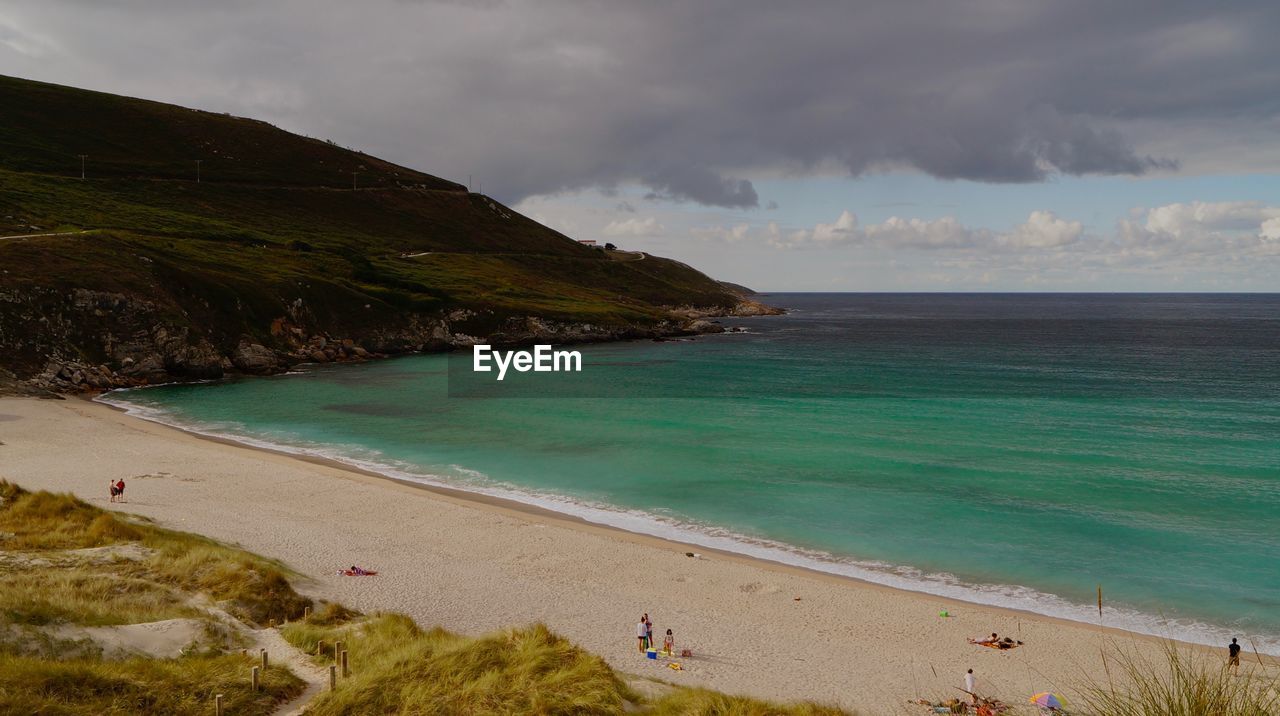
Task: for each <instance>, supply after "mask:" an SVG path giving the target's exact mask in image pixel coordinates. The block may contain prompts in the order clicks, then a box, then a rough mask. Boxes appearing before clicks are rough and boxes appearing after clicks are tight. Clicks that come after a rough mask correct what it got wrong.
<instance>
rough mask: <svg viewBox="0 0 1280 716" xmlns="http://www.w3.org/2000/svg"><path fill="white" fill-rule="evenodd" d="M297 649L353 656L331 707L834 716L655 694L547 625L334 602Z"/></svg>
mask: <svg viewBox="0 0 1280 716" xmlns="http://www.w3.org/2000/svg"><path fill="white" fill-rule="evenodd" d="M281 631H282V633H283V634H284V636H285V638H286V639H287V640H289V642H290V643H292V644H293V645H294V646H297V647H298V648H300V649H302V650H304V651H306V652H308V653H311V654H315V655H316V656H315V660H316V662H317V663H320V664H332V663H334V648H335V644H336V642H339V641H340V642H341V643H342V648H343V649H345V650H346V651H347V653H348V663H349V666H350V668H351V676H350V678H348V679H343V680H340V681H339V686H338V688H337V689H336V690H335V691H332V692H328V693H325V694H323V695H322V696H321V697H320V698H318V699H317V700H316V701H314V702H313V704H312V706H311V707H310V710H309V711H308V713H314V714H317V716H325V715H329V714H358V713H387V714H417V713H441V714H471V713H511V714H515V713H539V714H560V713H573V714H619V713H624V712H638V713H652V714H663V715H674V714H682V715H689V716H721V715H722V716H764V715H765V714H778V715H779V716H793V715H794V716H828V715H830V716H836V715H838V714H846V713H847V712H845V711H842V710H839V709H836V708H832V707H824V706H819V705H816V704H807V703H805V704H786V705H783V704H775V703H769V702H764V701H758V700H755V699H749V698H744V697H739V696H729V695H726V694H721V693H717V692H714V691H708V690H705V689H687V688H683V687H673V690H672V691H671V692H670V693H668V694H666V695H664V696H662V697H660V698H657V699H654V700H652V701H648V700H646V699H645V698H643V697H642V696H640V695H639V694H638V693H636V692H635V691H634V690H633V689H632V688H631V687H630V686H628V685H627V681H626V680H625V679H624V678H622V676H620V675H619V674H618V673H617V672H615V671H613V670H612V669H611V668H610V667H609V666H608V665H607V664H606V663H605V662H604V660H603V659H601V658H600V657H598V656H595V655H593V654H590V653H588V652H586V651H583V650H582V649H581V648H579V647H577V646H575V645H574V644H572V643H571V642H569V641H568V640H566V639H564V638H562V637H560V636H558V635H556V634H554V633H553V632H551V631H550V630H549V629H547V627H546V626H544V625H542V624H535V625H533V626H529V627H524V628H519V629H507V630H504V631H501V632H497V633H493V634H488V635H485V636H482V637H477V638H470V637H464V636H459V635H457V634H452V633H450V632H447V631H445V630H443V629H438V628H437V629H429V630H428V629H422V628H420V627H419V626H418V625H417V624H415V623H414V622H413V620H411V619H409V618H408V617H406V616H403V615H400V614H376V615H373V616H370V617H367V618H362V617H359V616H358V615H355V614H352V613H349V612H343V611H342V610H341V608H339V607H336V606H333V607H328V608H326V609H322V610H320V611H318V612H317V613H316V614H315V615H313V616H312V617H311V618H310V619H308V620H306V621H301V622H291V623H290V624H288V625H286V626H285V627H283V629H282V630H281Z"/></svg>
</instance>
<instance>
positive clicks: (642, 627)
mask: <svg viewBox="0 0 1280 716" xmlns="http://www.w3.org/2000/svg"><path fill="white" fill-rule="evenodd" d="M648 619H649V615H648V614H646V615H644V616H642V617H640V622H639V623H638V624H636V638H637V639H639V640H640V653H641V654H643V653H644V650H645V649H648V648H649V625H648V624H646V622H647V621H648Z"/></svg>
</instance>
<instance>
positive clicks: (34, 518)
mask: <svg viewBox="0 0 1280 716" xmlns="http://www.w3.org/2000/svg"><path fill="white" fill-rule="evenodd" d="M123 543H136V544H138V545H140V546H142V547H144V548H145V549H146V550H148V551H149V554H150V556H149V557H147V558H146V559H144V560H141V561H136V562H132V561H123V562H120V563H117V564H114V565H112V566H111V567H110V569H105V568H101V567H94V566H92V565H86V564H78V563H76V562H74V561H72V562H71V563H70V564H68V563H67V562H66V561H65V559H64V560H61V561H55V563H54V564H53V565H51V566H49V567H47V568H42V569H40V570H32V569H26V568H23V567H21V565H20V563H13V562H10V561H6V562H5V563H3V564H0V574H5V575H6V577H10V576H11V577H12V579H8V578H6V580H5V584H4V585H0V613H4V614H6V615H8V618H9V619H10V621H15V622H25V623H50V622H57V621H63V622H71V623H76V624H87V625H100V624H122V623H136V622H139V621H155V620H159V619H169V618H173V617H175V616H183V615H184V614H183V610H182V609H180V608H179V606H180V603H181V602H183V601H185V600H186V598H188V597H190V596H191V595H192V594H195V593H202V594H206V595H208V597H209V598H210V599H212V600H214V601H217V602H220V603H221V604H222V606H223V607H224V608H225V609H226V610H227V611H228V612H230V613H231V614H233V615H234V616H236V617H237V618H240V619H243V620H246V621H248V622H251V623H259V624H262V623H266V622H267V621H268V620H269V619H276V620H279V621H283V620H285V619H292V618H297V617H300V616H302V612H303V609H304V608H305V607H307V606H310V605H311V600H309V599H307V598H305V597H303V596H301V595H299V594H298V593H297V592H295V591H294V589H293V587H292V586H291V585H290V584H289V580H288V577H287V576H286V570H285V568H284V567H283V566H281V565H280V564H278V563H276V562H273V561H271V560H268V559H265V558H262V557H258V556H257V555H253V554H250V553H248V552H245V551H243V550H239V549H235V548H234V547H228V546H226V545H223V544H219V543H217V542H215V541H213V540H210V539H207V538H205V537H201V536H199V535H193V534H187V533H183V532H175V531H172V530H166V529H162V528H159V527H156V526H154V525H150V524H147V523H145V522H140V521H139V522H133V521H129V520H127V519H126V518H124V517H122V516H120V515H117V514H115V513H111V512H106V511H104V510H102V509H100V508H98V507H94V506H92V505H90V504H88V503H86V502H84V501H83V500H80V499H79V498H76V497H74V496H72V495H67V494H53V493H50V492H44V491H41V492H27V491H25V490H23V489H22V488H20V487H18V486H17V485H14V484H12V483H9V482H6V481H3V480H0V550H3V551H6V552H11V553H12V552H32V553H35V554H36V555H37V556H38V555H39V554H40V553H42V552H50V551H55V550H63V551H65V550H74V549H84V548H91V547H104V546H108V545H113V544H123ZM64 556H65V554H64Z"/></svg>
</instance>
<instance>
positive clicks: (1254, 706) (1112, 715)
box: [1080, 642, 1280, 716]
mask: <svg viewBox="0 0 1280 716" xmlns="http://www.w3.org/2000/svg"><path fill="white" fill-rule="evenodd" d="M1242 656H1243V655H1242ZM1107 660H1108V664H1109V666H1110V673H1111V678H1110V679H1109V680H1107V681H1105V682H1091V683H1089V684H1087V685H1086V686H1085V687H1084V688H1082V689H1080V692H1081V694H1082V699H1083V704H1081V705H1080V708H1081V709H1083V712H1084V713H1090V714H1099V715H1102V716H1268V715H1270V714H1280V675H1277V672H1276V670H1275V669H1274V668H1270V669H1267V668H1265V667H1263V666H1262V665H1260V664H1258V663H1257V662H1253V661H1251V660H1250V659H1245V660H1244V663H1243V664H1242V665H1241V668H1240V674H1239V676H1237V675H1235V674H1233V673H1232V672H1230V671H1229V670H1227V669H1226V668H1224V663H1223V661H1220V660H1218V659H1215V658H1209V657H1206V656H1205V655H1204V654H1200V653H1196V652H1194V651H1192V650H1190V649H1187V648H1183V647H1179V646H1178V645H1177V644H1176V643H1174V642H1167V643H1166V644H1165V645H1164V648H1163V650H1162V651H1161V654H1160V656H1159V657H1155V658H1149V657H1143V656H1141V655H1139V654H1137V653H1136V652H1133V651H1129V650H1124V649H1121V648H1119V647H1114V648H1112V649H1111V650H1110V653H1109V654H1108V655H1107Z"/></svg>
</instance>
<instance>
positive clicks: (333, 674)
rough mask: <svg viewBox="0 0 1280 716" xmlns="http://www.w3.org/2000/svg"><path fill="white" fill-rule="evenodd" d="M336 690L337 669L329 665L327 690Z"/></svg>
mask: <svg viewBox="0 0 1280 716" xmlns="http://www.w3.org/2000/svg"><path fill="white" fill-rule="evenodd" d="M336 688H338V667H336V666H334V665H333V664H330V665H329V690H330V691H333V690H334V689H336Z"/></svg>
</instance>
